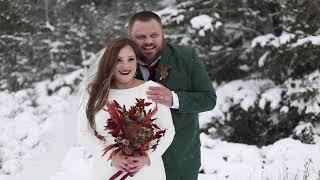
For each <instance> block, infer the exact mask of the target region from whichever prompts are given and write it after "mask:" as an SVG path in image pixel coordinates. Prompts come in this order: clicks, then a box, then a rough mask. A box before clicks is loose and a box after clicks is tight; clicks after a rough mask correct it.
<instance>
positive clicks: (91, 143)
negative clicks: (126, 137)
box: [78, 96, 108, 157]
mask: <svg viewBox="0 0 320 180" xmlns="http://www.w3.org/2000/svg"><path fill="white" fill-rule="evenodd" d="M87 102H88V96H85V97H84V98H83V101H82V103H81V105H80V108H79V111H78V122H79V123H78V144H80V145H82V146H83V147H84V149H85V153H86V154H87V155H88V156H89V155H91V156H93V157H99V156H101V155H102V150H103V148H104V147H106V146H107V145H108V143H107V142H105V141H102V140H100V139H98V138H97V137H96V136H95V135H94V131H93V130H92V129H91V128H90V127H89V122H88V118H87V116H86V105H87Z"/></svg>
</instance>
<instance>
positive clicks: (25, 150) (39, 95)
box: [0, 11, 320, 180]
mask: <svg viewBox="0 0 320 180" xmlns="http://www.w3.org/2000/svg"><path fill="white" fill-rule="evenodd" d="M159 13H161V12H159ZM162 13H164V11H163V12H162ZM179 18H183V17H177V19H176V20H177V21H179ZM164 21H165V20H164ZM190 23H191V25H192V27H193V28H195V29H200V31H199V36H202V35H203V34H204V33H205V31H206V30H208V29H211V30H214V29H215V28H219V27H220V26H221V25H222V23H221V22H215V23H213V22H212V19H211V18H210V17H209V16H207V15H200V16H198V17H195V18H193V19H192V20H191V22H190ZM201 29H202V31H201ZM292 38H294V35H292V34H283V35H281V36H280V37H275V36H274V35H272V34H268V35H263V36H258V37H257V38H255V39H254V40H253V41H252V43H251V47H255V46H256V45H257V44H259V45H260V46H262V47H263V46H265V45H266V44H268V45H273V46H275V47H278V46H279V45H281V43H286V42H287V41H289V40H290V39H292ZM308 42H311V43H312V44H316V45H320V36H309V37H307V38H304V39H300V40H299V41H298V42H297V43H296V44H294V45H293V46H302V45H303V44H304V43H308ZM52 46H54V44H52ZM266 56H267V53H266V54H265V55H264V56H262V57H261V58H260V59H259V60H258V61H259V66H263V64H264V62H265V57H266ZM82 73H84V70H83V69H80V70H77V71H74V72H72V73H70V74H68V75H65V76H61V77H59V78H56V79H55V80H54V81H49V80H48V81H43V82H39V83H37V84H36V85H35V87H34V88H30V89H24V90H20V91H18V92H8V91H2V92H0V162H1V163H0V164H1V165H2V167H0V180H85V179H86V177H87V176H88V169H89V168H90V159H88V158H87V157H85V154H84V151H83V149H82V148H81V147H80V146H78V145H77V144H76V133H77V132H76V126H77V125H76V124H77V119H76V114H75V109H76V108H75V106H74V105H75V104H76V102H75V101H76V100H75V99H74V98H73V97H72V96H71V95H70V94H71V88H70V87H68V86H64V87H62V88H60V89H59V90H58V91H57V92H55V93H53V94H51V95H48V94H47V90H48V89H55V88H56V87H59V86H61V85H62V84H72V82H73V81H74V80H75V79H76V78H79V76H80V74H82ZM305 79H309V81H308V82H309V84H307V85H306V84H301V82H300V81H299V80H290V79H289V80H288V82H287V83H285V84H287V86H281V87H279V86H277V85H275V84H274V83H273V82H272V81H271V80H268V79H265V80H250V81H242V80H237V81H231V82H228V83H226V84H222V85H220V86H216V85H215V84H216V83H215V82H213V86H214V87H215V90H216V93H217V97H218V99H217V105H216V107H215V109H214V110H212V111H209V112H205V113H202V114H200V122H199V123H200V126H203V125H204V124H206V123H208V122H210V120H211V118H212V117H216V118H219V119H221V121H223V120H224V119H225V118H227V117H226V116H225V115H226V112H228V111H229V108H230V107H231V106H232V105H233V104H239V103H240V104H241V107H242V108H243V109H244V110H248V108H249V107H251V106H252V105H253V103H254V102H255V101H256V99H257V95H259V94H261V93H260V90H261V87H265V86H268V87H270V89H269V90H268V91H266V92H265V93H263V94H262V98H261V99H260V101H259V107H260V108H262V109H263V108H264V106H265V104H266V102H270V106H271V108H278V107H279V106H280V104H279V102H280V93H281V92H282V90H285V92H286V93H287V94H290V93H294V92H301V91H306V90H307V89H308V87H310V88H311V87H312V88H316V89H320V72H319V71H315V72H313V73H312V74H310V75H309V76H307V77H305ZM293 81H295V83H296V84H297V86H296V87H295V88H291V87H290V84H291V83H292V82H293ZM230 99H232V101H230ZM319 102H320V95H318V97H317V98H316V101H315V102H302V101H292V102H291V105H292V106H296V107H298V109H305V108H306V109H307V111H308V112H313V113H315V114H317V115H319V114H320V107H319ZM286 109H287V107H281V111H282V112H284V113H285V112H286ZM307 125H308V124H305V125H304V126H307ZM302 128H303V127H300V129H299V127H298V128H297V129H296V131H297V132H299V130H301V129H302ZM209 131H215V129H213V128H212V129H210V130H209ZM315 131H317V132H318V134H319V133H320V126H319V125H318V127H316V129H315ZM200 138H201V144H202V146H201V151H202V157H201V161H202V167H201V173H200V174H199V180H268V179H269V180H278V179H279V180H289V179H290V180H291V179H297V180H300V179H301V180H302V179H304V178H305V176H308V180H319V177H320V138H319V137H318V136H316V135H315V137H314V139H315V144H312V145H310V144H303V143H301V142H300V141H298V140H294V139H292V138H290V137H289V138H285V139H281V140H279V141H277V142H275V143H274V144H271V145H268V146H263V147H261V148H258V147H257V146H253V145H246V144H237V143H230V142H226V141H222V140H220V139H219V138H213V137H210V136H208V135H206V134H201V137H200Z"/></svg>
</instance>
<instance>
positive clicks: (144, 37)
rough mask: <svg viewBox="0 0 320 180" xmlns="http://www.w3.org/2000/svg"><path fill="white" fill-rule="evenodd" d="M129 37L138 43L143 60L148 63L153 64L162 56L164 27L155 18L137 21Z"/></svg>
mask: <svg viewBox="0 0 320 180" xmlns="http://www.w3.org/2000/svg"><path fill="white" fill-rule="evenodd" d="M129 38H130V39H132V40H133V41H134V42H135V43H136V44H137V45H138V48H139V51H140V53H141V55H142V56H143V60H144V61H146V63H148V64H151V63H152V62H153V61H155V60H156V59H157V58H158V57H159V56H160V54H161V51H162V50H163V47H164V36H163V32H162V28H161V26H160V24H159V23H158V22H157V21H156V20H154V19H151V20H149V21H135V22H134V24H133V26H132V29H131V32H130V33H129Z"/></svg>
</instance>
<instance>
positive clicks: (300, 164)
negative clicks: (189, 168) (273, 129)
mask: <svg viewBox="0 0 320 180" xmlns="http://www.w3.org/2000/svg"><path fill="white" fill-rule="evenodd" d="M201 142H202V159H201V160H202V167H201V168H202V169H203V170H204V172H205V173H206V174H210V175H211V177H212V179H213V180H215V179H219V180H227V179H231V180H235V179H237V180H250V179H261V180H262V179H268V178H269V179H281V177H284V176H287V177H288V179H294V177H295V176H296V175H297V178H296V179H303V172H304V170H305V165H306V163H308V162H309V159H312V162H311V163H309V169H310V177H309V179H312V180H317V177H318V174H317V173H318V172H319V170H320V166H319V164H320V156H319V155H318V154H319V153H320V144H317V145H308V144H303V143H301V142H300V141H297V140H293V139H291V138H286V139H282V140H279V141H277V142H276V143H274V144H273V145H269V146H264V147H262V148H257V147H256V146H248V145H244V144H237V143H229V142H225V141H221V140H219V139H216V140H213V139H211V138H210V137H208V136H207V135H205V134H201ZM200 177H201V176H200ZM205 177H206V176H204V179H205ZM207 177H208V176H207Z"/></svg>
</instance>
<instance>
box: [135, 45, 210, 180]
mask: <svg viewBox="0 0 320 180" xmlns="http://www.w3.org/2000/svg"><path fill="white" fill-rule="evenodd" d="M159 64H162V65H164V66H165V67H167V68H168V69H169V71H168V72H169V74H168V76H167V78H165V79H164V80H162V81H160V74H159V73H157V74H156V77H155V81H157V82H160V83H161V84H163V85H164V86H166V87H167V88H169V89H170V90H171V91H174V92H175V93H176V94H177V95H178V98H179V109H171V113H172V119H173V123H174V126H175V131H176V133H175V137H174V140H173V142H172V144H171V145H170V147H169V148H168V149H167V151H166V152H165V153H164V154H163V156H162V158H163V161H164V165H165V169H166V176H167V180H178V179H196V178H191V177H195V176H197V174H198V170H199V167H200V139H199V122H198V113H200V112H204V111H209V110H212V109H213V108H214V106H215V103H216V94H215V92H214V90H213V86H212V84H211V81H210V79H209V77H208V74H207V73H206V71H205V68H204V66H203V63H202V62H201V61H200V60H199V58H198V56H197V55H196V52H195V50H194V49H193V48H191V47H187V46H178V45H174V44H170V43H167V45H166V48H165V49H164V51H163V52H162V54H161V59H160V62H159ZM158 67H159V65H158ZM137 73H138V74H137V77H138V78H140V79H142V75H141V72H140V71H138V72H137Z"/></svg>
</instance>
